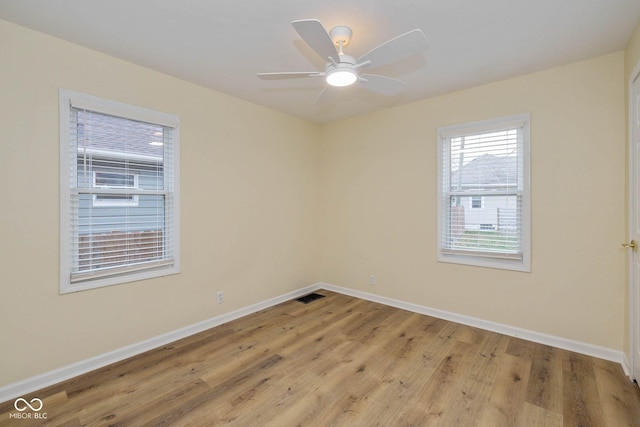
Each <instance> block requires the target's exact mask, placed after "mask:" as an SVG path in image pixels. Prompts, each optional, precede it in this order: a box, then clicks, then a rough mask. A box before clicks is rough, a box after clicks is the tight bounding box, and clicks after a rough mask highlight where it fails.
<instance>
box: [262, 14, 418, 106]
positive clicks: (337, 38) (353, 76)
mask: <svg viewBox="0 0 640 427" xmlns="http://www.w3.org/2000/svg"><path fill="white" fill-rule="evenodd" d="M291 24H292V25H293V28H295V30H296V31H297V32H298V34H299V35H300V37H302V40H304V41H305V43H307V45H309V47H310V48H311V49H313V51H314V52H316V53H317V54H318V55H319V56H320V57H322V58H323V59H324V60H325V61H327V62H326V65H325V69H324V71H291V72H277V73H258V77H260V78H262V79H288V78H299V77H302V78H304V77H324V78H325V80H326V82H327V84H328V85H329V86H327V87H326V88H325V89H324V90H323V91H322V93H321V94H320V96H319V97H318V99H317V100H316V102H318V101H319V100H320V99H321V98H322V97H323V94H325V93H326V92H327V90H330V88H331V87H345V86H350V85H352V84H354V83H358V84H359V85H361V86H362V87H363V88H365V89H367V90H370V91H372V92H375V93H379V94H382V95H386V96H394V95H396V94H398V93H399V92H400V91H402V89H403V87H404V82H402V81H400V80H396V79H392V78H390V77H385V76H379V75H376V74H363V73H361V70H362V69H364V68H367V67H370V68H375V67H381V66H383V65H388V64H391V63H393V62H396V61H399V60H401V59H404V58H407V57H409V56H411V55H414V54H416V53H420V52H422V51H423V50H425V49H426V48H427V38H426V37H425V35H424V33H423V32H422V30H419V29H415V30H411V31H409V32H408V33H404V34H402V35H400V36H398V37H396V38H394V39H391V40H389V41H387V42H386V43H383V44H381V45H380V46H378V47H376V48H374V49H372V50H370V51H369V52H368V53H366V54H364V55H362V56H361V57H360V58H358V59H355V58H354V57H352V56H349V55H346V54H345V53H344V51H343V48H344V47H345V46H347V45H348V44H349V42H350V41H351V35H352V32H351V29H350V28H349V27H345V26H339V27H335V28H333V29H332V30H331V31H330V32H327V30H325V28H324V26H323V25H322V23H321V22H320V21H318V20H317V19H302V20H298V21H293V22H292V23H291Z"/></svg>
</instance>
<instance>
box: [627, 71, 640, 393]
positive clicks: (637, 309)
mask: <svg viewBox="0 0 640 427" xmlns="http://www.w3.org/2000/svg"><path fill="white" fill-rule="evenodd" d="M636 70H637V68H636ZM632 77H634V80H633V82H632V87H631V90H630V92H631V93H630V95H631V99H630V105H629V107H630V123H629V125H630V126H629V127H630V132H631V135H630V147H629V156H630V162H629V165H630V171H629V178H630V179H629V181H630V187H631V188H630V200H629V211H630V212H629V219H630V224H629V225H630V227H629V228H630V230H629V231H630V233H629V234H630V242H628V243H626V244H625V245H624V246H625V247H628V248H629V249H630V250H629V253H630V258H629V260H630V269H629V275H630V277H629V283H630V289H629V299H630V304H629V305H630V307H629V311H630V316H629V322H630V325H629V331H630V334H631V337H630V338H631V343H630V344H631V361H630V362H631V375H632V377H633V378H632V379H636V380H637V381H638V382H640V252H639V248H638V246H637V245H638V244H640V243H637V242H640V70H638V72H637V73H635V74H634V76H632Z"/></svg>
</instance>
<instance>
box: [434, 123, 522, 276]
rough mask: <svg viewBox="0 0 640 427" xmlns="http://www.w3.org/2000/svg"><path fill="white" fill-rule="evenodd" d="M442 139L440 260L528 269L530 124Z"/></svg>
mask: <svg viewBox="0 0 640 427" xmlns="http://www.w3.org/2000/svg"><path fill="white" fill-rule="evenodd" d="M527 118H528V117H527ZM439 136H440V144H441V147H440V149H441V156H440V201H439V205H440V208H439V210H440V212H439V240H440V241H439V256H440V259H441V260H445V261H446V260H453V262H461V261H465V260H466V261H469V260H472V259H476V260H477V259H478V258H488V259H494V260H499V262H502V263H507V264H508V263H510V262H511V263H515V264H520V265H523V264H525V261H526V260H525V257H526V256H527V257H528V248H527V246H528V234H527V233H525V231H526V230H525V229H527V228H528V220H525V218H528V215H525V210H527V209H528V198H529V195H528V170H525V165H526V164H527V163H528V162H527V161H525V156H526V153H527V152H528V150H526V144H525V140H526V139H528V120H525V119H524V118H522V119H520V118H517V119H515V120H514V118H509V120H504V121H495V122H491V123H482V124H476V125H475V126H465V127H452V128H446V129H442V130H440V132H439ZM527 160H528V159H527ZM482 262H483V261H479V262H475V264H480V265H482ZM471 263H474V262H471ZM527 263H528V261H527Z"/></svg>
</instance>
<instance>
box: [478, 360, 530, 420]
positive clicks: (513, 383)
mask: <svg viewBox="0 0 640 427" xmlns="http://www.w3.org/2000/svg"><path fill="white" fill-rule="evenodd" d="M530 372H531V361H530V360H527V359H523V358H521V357H516V356H511V355H510V354H504V355H503V358H502V365H501V366H500V369H499V371H498V373H497V375H496V378H495V381H494V383H493V387H491V394H490V396H489V402H488V405H487V406H486V408H485V410H484V411H483V418H482V422H481V423H480V425H483V426H490V427H498V426H517V425H519V424H522V420H521V418H522V413H523V408H524V403H525V396H526V393H527V384H528V382H529V374H530Z"/></svg>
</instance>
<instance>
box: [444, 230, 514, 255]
mask: <svg viewBox="0 0 640 427" xmlns="http://www.w3.org/2000/svg"><path fill="white" fill-rule="evenodd" d="M453 247H454V248H456V249H461V248H465V249H480V250H488V251H496V252H517V251H518V250H519V247H518V238H517V237H516V236H513V235H510V234H507V233H504V232H501V231H491V230H466V231H465V232H464V234H463V235H461V236H460V237H458V238H457V239H456V240H455V241H454V242H453Z"/></svg>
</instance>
